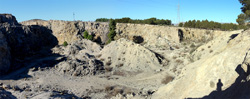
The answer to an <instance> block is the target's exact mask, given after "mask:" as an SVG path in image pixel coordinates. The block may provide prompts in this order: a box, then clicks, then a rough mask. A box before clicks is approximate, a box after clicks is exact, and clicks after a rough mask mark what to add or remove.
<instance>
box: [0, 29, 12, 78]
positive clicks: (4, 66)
mask: <svg viewBox="0 0 250 99" xmlns="http://www.w3.org/2000/svg"><path fill="white" fill-rule="evenodd" d="M10 56H11V55H10V51H9V46H8V43H7V41H6V38H5V36H4V35H3V33H2V32H1V31H0V75H1V74H4V73H6V72H7V71H8V70H9V68H10Z"/></svg>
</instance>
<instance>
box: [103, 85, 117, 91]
mask: <svg viewBox="0 0 250 99" xmlns="http://www.w3.org/2000/svg"><path fill="white" fill-rule="evenodd" d="M114 88H115V86H105V91H106V92H109V91H111V90H113V89H114Z"/></svg>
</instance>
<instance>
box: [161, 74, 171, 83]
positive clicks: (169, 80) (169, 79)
mask: <svg viewBox="0 0 250 99" xmlns="http://www.w3.org/2000/svg"><path fill="white" fill-rule="evenodd" d="M173 79H174V77H172V76H168V75H167V76H166V77H165V78H163V79H162V81H161V83H162V84H168V83H169V82H171V81H172V80H173Z"/></svg>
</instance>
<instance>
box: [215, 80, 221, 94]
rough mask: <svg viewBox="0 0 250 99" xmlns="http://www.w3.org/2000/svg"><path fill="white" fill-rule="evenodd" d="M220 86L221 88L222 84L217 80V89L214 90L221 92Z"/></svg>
mask: <svg viewBox="0 0 250 99" xmlns="http://www.w3.org/2000/svg"><path fill="white" fill-rule="evenodd" d="M222 86H223V84H222V82H221V79H219V80H218V83H217V88H216V90H217V91H218V92H221V88H222Z"/></svg>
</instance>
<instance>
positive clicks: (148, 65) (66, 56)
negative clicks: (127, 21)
mask: <svg viewBox="0 0 250 99" xmlns="http://www.w3.org/2000/svg"><path fill="white" fill-rule="evenodd" d="M178 46H180V45H175V47H176V48H171V49H170V47H169V46H167V47H165V48H164V47H161V48H159V49H157V48H152V49H149V48H145V47H143V46H142V45H140V44H136V43H134V42H132V41H129V40H126V39H119V40H117V41H113V42H111V43H110V44H109V45H106V46H104V48H101V47H100V46H99V45H98V44H96V43H94V42H91V41H89V40H82V41H77V42H74V43H72V44H70V45H68V46H66V47H65V46H57V47H55V48H53V49H52V51H53V53H52V54H50V55H47V56H44V57H42V58H41V57H39V58H36V57H31V58H27V59H26V60H25V61H23V64H24V65H25V66H24V67H23V68H21V69H18V70H16V71H15V72H12V73H9V74H7V75H5V76H2V77H1V79H0V82H1V87H0V90H1V91H2V92H5V93H8V95H9V96H6V97H5V96H1V98H18V99H26V98H31V99H41V98H42V99H48V98H52V99H53V98H56V99H57V98H59V99H70V98H73V99H74V98H75V99H77V98H83V99H85V98H86V99H88V98H92V99H103V98H136V99H140V98H141V99H145V98H148V99H150V98H151V96H152V94H153V93H154V92H155V91H156V90H157V89H158V88H159V87H161V86H164V85H166V84H167V83H169V82H171V81H172V80H173V79H174V77H175V76H176V75H178V74H179V73H180V69H181V68H182V67H181V66H184V64H186V63H187V62H189V60H184V57H182V56H177V55H178V54H179V53H183V54H188V53H189V52H188V51H186V53H185V52H182V51H184V50H189V49H187V47H186V48H185V47H178ZM187 46H189V45H187ZM156 52H157V54H156ZM158 53H159V54H158ZM166 53H168V54H166ZM175 55H176V56H175ZM166 57H171V58H169V59H167V58H166ZM181 57H182V58H181ZM176 61H177V62H178V63H176ZM177 64H178V65H179V67H178V68H177V67H176V66H175V65H177Z"/></svg>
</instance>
